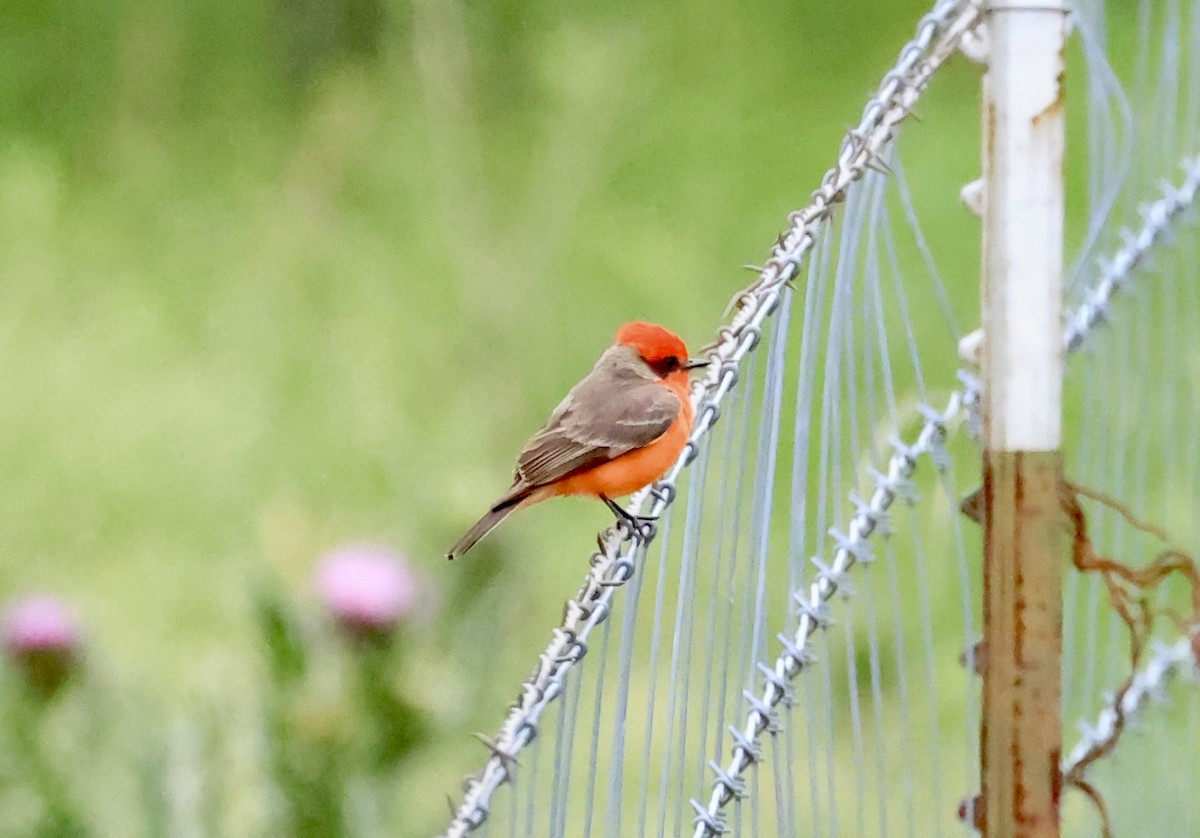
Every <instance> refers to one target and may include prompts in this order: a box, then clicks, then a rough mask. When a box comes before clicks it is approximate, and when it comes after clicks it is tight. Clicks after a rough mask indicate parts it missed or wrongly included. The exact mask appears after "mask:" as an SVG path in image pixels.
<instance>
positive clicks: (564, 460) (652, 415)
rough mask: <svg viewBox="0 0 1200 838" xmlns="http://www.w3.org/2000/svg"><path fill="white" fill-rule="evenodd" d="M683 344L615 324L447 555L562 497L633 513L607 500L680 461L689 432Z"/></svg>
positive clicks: (695, 361)
mask: <svg viewBox="0 0 1200 838" xmlns="http://www.w3.org/2000/svg"><path fill="white" fill-rule="evenodd" d="M708 363H709V362H708V360H707V359H699V358H689V357H688V350H687V345H686V344H685V343H684V342H683V340H682V339H681V338H680V337H679V336H678V335H676V334H674V333H673V332H671V331H669V330H667V329H665V328H663V327H662V326H659V325H657V324H655V323H647V322H645V321H634V322H631V323H626V324H625V325H623V326H622V327H621V328H620V329H618V330H617V335H616V339H615V341H614V343H613V345H612V346H610V347H609V348H608V349H606V350H605V351H604V353H603V354H602V355H601V356H600V359H599V360H598V361H597V362H596V365H595V366H594V367H592V370H591V372H589V373H588V374H587V375H586V376H584V377H583V379H582V380H581V381H580V382H579V383H578V384H576V385H575V386H574V387H572V388H571V390H570V392H568V393H567V395H566V397H565V398H564V399H563V400H562V401H561V402H560V403H559V405H558V407H556V408H555V409H554V411H553V412H552V413H551V414H550V418H549V419H548V420H547V421H546V424H545V425H544V426H543V427H542V429H541V430H540V431H538V432H537V433H535V434H534V435H533V436H532V437H531V438H530V440H529V441H528V442H527V443H526V444H525V447H524V448H522V449H521V453H520V455H519V456H518V457H517V467H516V470H515V471H514V473H513V480H512V485H511V486H509V488H508V491H507V492H505V493H504V495H503V496H501V498H500V499H499V500H497V501H496V502H495V503H494V504H492V505H491V507H490V508H489V509H488V511H487V512H486V513H484V515H483V517H482V518H480V519H479V520H478V521H477V522H476V523H475V525H474V526H473V527H471V528H470V529H469V530H467V532H466V534H465V535H463V537H462V538H460V539H459V540H458V541H457V542H455V544H454V546H453V547H451V548H450V550H449V551H447V553H446V558H448V559H455V558H457V557H459V556H461V555H463V554H464V553H466V552H467V551H468V550H470V549H471V548H472V547H474V546H475V544H477V543H478V542H479V540H480V539H481V538H483V537H484V536H485V535H487V534H488V533H489V532H491V531H492V530H493V529H495V528H496V526H497V525H498V524H499V523H500V522H501V521H503V520H504V519H505V518H506V517H508V516H509V515H510V514H512V513H513V512H515V511H516V510H518V509H523V508H524V507H527V506H532V505H533V504H535V503H540V502H541V501H544V500H547V499H549V498H553V497H561V496H564V495H581V496H585V497H594V498H598V499H600V500H602V501H604V503H605V504H606V505H607V506H608V508H609V509H611V510H612V511H613V513H614V514H615V515H616V516H617V517H618V519H622V520H625V521H628V522H629V523H631V524H633V525H634V527H635V529H636V525H637V524H638V519H637V518H636V516H634V515H632V514H630V513H629V512H627V511H625V510H624V509H622V508H621V507H620V506H619V505H618V504H617V503H616V501H614V500H613V498H616V497H621V496H622V495H628V494H632V493H633V492H636V491H637V490H639V489H641V488H643V487H645V486H648V485H650V484H651V483H653V482H654V481H655V480H657V479H658V478H660V477H662V475H663V474H665V473H666V471H667V469H669V468H670V467H671V465H672V464H673V463H674V462H675V461H676V460H677V459H679V455H680V454H681V453H682V452H683V448H684V446H685V445H686V444H687V440H688V436H689V435H690V434H691V432H692V420H693V418H694V410H693V407H692V402H691V398H690V397H689V394H688V389H689V387H690V382H691V379H690V376H689V372H690V371H691V370H694V369H697V368H700V367H704V366H707V365H708Z"/></svg>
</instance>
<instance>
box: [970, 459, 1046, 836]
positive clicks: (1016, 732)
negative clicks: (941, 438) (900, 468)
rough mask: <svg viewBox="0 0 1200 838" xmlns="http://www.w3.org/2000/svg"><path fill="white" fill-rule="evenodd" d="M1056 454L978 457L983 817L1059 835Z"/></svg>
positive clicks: (994, 830) (1000, 827)
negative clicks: (980, 462) (982, 538)
mask: <svg viewBox="0 0 1200 838" xmlns="http://www.w3.org/2000/svg"><path fill="white" fill-rule="evenodd" d="M1061 474H1062V459H1061V456H1060V455H1059V453H1058V452H1056V451H1048V452H1002V451H989V452H986V453H985V455H984V484H983V486H984V488H983V491H984V505H985V513H984V532H985V543H984V564H985V568H984V590H983V619H984V636H985V637H986V638H987V644H988V645H987V664H986V667H985V669H984V679H983V717H984V719H985V723H984V726H983V729H982V731H981V739H982V743H981V744H982V751H983V798H984V807H985V817H984V819H983V820H984V823H986V825H987V826H986V829H987V834H988V836H990V838H1050V836H1058V835H1059V806H1058V804H1059V797H1060V795H1061V790H1062V788H1061V778H1060V774H1059V769H1058V765H1059V755H1060V752H1061V748H1062V720H1061V713H1060V709H1059V708H1060V703H1061V697H1062V676H1061V671H1060V668H1059V666H1060V659H1061V654H1062V561H1061V560H1062V556H1063V547H1064V546H1065V543H1064V540H1063V533H1064V529H1063V526H1062V520H1063V519H1062V515H1061V512H1060V506H1059V485H1060V479H1061Z"/></svg>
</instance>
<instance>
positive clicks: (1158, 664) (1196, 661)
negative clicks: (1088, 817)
mask: <svg viewBox="0 0 1200 838" xmlns="http://www.w3.org/2000/svg"><path fill="white" fill-rule="evenodd" d="M1177 675H1184V676H1185V677H1186V676H1188V675H1190V676H1191V677H1192V678H1200V634H1195V635H1193V636H1190V637H1187V636H1185V637H1180V638H1179V639H1178V640H1176V641H1175V642H1174V643H1171V644H1166V643H1163V644H1158V645H1157V646H1156V647H1155V649H1154V651H1153V653H1152V654H1151V655H1150V659H1149V660H1148V661H1146V665H1145V666H1143V667H1142V668H1141V669H1139V670H1138V671H1137V672H1136V673H1134V676H1133V679H1132V680H1131V681H1130V682H1129V688H1128V689H1126V690H1124V691H1123V692H1120V693H1117V694H1110V695H1106V696H1105V697H1104V703H1105V706H1104V708H1103V709H1101V710H1100V713H1099V714H1098V715H1097V717H1096V723H1095V724H1094V725H1092V724H1089V723H1087V722H1086V721H1083V720H1082V719H1081V720H1080V721H1079V730H1080V733H1081V734H1082V735H1081V737H1080V740H1079V742H1078V743H1076V745H1075V747H1074V748H1072V749H1071V753H1070V754H1068V755H1067V757H1066V758H1065V759H1063V761H1062V764H1061V766H1060V770H1061V771H1062V774H1063V776H1067V775H1069V774H1071V772H1073V771H1074V770H1075V769H1076V767H1077V766H1079V765H1080V764H1081V763H1082V762H1083V760H1084V759H1086V758H1087V757H1088V756H1089V755H1091V754H1093V753H1097V752H1103V751H1107V750H1108V749H1109V748H1111V747H1112V744H1113V742H1114V741H1115V740H1116V738H1117V737H1118V736H1119V735H1120V733H1121V727H1122V725H1124V724H1127V723H1128V722H1129V720H1130V719H1131V718H1133V717H1134V716H1135V715H1136V714H1137V713H1138V712H1139V711H1140V710H1141V709H1142V708H1143V707H1145V706H1146V704H1147V703H1148V702H1149V701H1150V699H1152V698H1156V697H1159V698H1161V697H1162V695H1163V693H1164V692H1165V690H1166V688H1167V684H1168V683H1169V682H1170V681H1171V679H1172V678H1174V677H1175V676H1177ZM1118 702H1119V705H1118Z"/></svg>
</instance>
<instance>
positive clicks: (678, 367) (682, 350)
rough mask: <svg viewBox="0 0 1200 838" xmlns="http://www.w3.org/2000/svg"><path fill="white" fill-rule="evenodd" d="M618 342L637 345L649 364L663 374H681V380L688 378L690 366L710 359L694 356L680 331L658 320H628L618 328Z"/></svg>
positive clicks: (698, 365) (643, 358) (698, 364)
mask: <svg viewBox="0 0 1200 838" xmlns="http://www.w3.org/2000/svg"><path fill="white" fill-rule="evenodd" d="M617 344H618V345H619V346H628V347H631V348H633V349H634V350H635V351H636V352H637V354H638V356H639V357H640V358H641V359H642V360H643V361H645V362H646V365H647V366H648V367H650V368H651V369H652V370H654V371H655V372H656V373H658V374H659V375H661V376H662V377H663V378H666V377H667V376H674V375H679V376H680V378H679V380H680V381H686V380H687V371H688V370H691V369H695V368H697V367H702V366H705V365H706V364H707V363H708V362H707V361H702V360H690V359H689V358H688V350H687V344H685V343H684V342H683V341H682V340H681V339H680V338H679V335H677V334H675V333H674V332H670V331H668V330H666V329H664V328H663V327H662V326H659V325H656V324H654V323H646V322H643V321H634V322H633V323H626V324H625V325H624V326H622V327H621V328H620V329H618V330H617Z"/></svg>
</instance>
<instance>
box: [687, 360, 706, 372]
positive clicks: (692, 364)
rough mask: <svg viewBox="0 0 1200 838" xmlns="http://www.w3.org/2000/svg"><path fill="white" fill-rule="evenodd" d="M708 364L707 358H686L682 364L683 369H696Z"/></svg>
mask: <svg viewBox="0 0 1200 838" xmlns="http://www.w3.org/2000/svg"><path fill="white" fill-rule="evenodd" d="M708 365H709V360H708V358H688V360H687V363H686V364H684V365H683V368H684V369H685V370H698V369H700V368H701V367H707V366H708Z"/></svg>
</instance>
